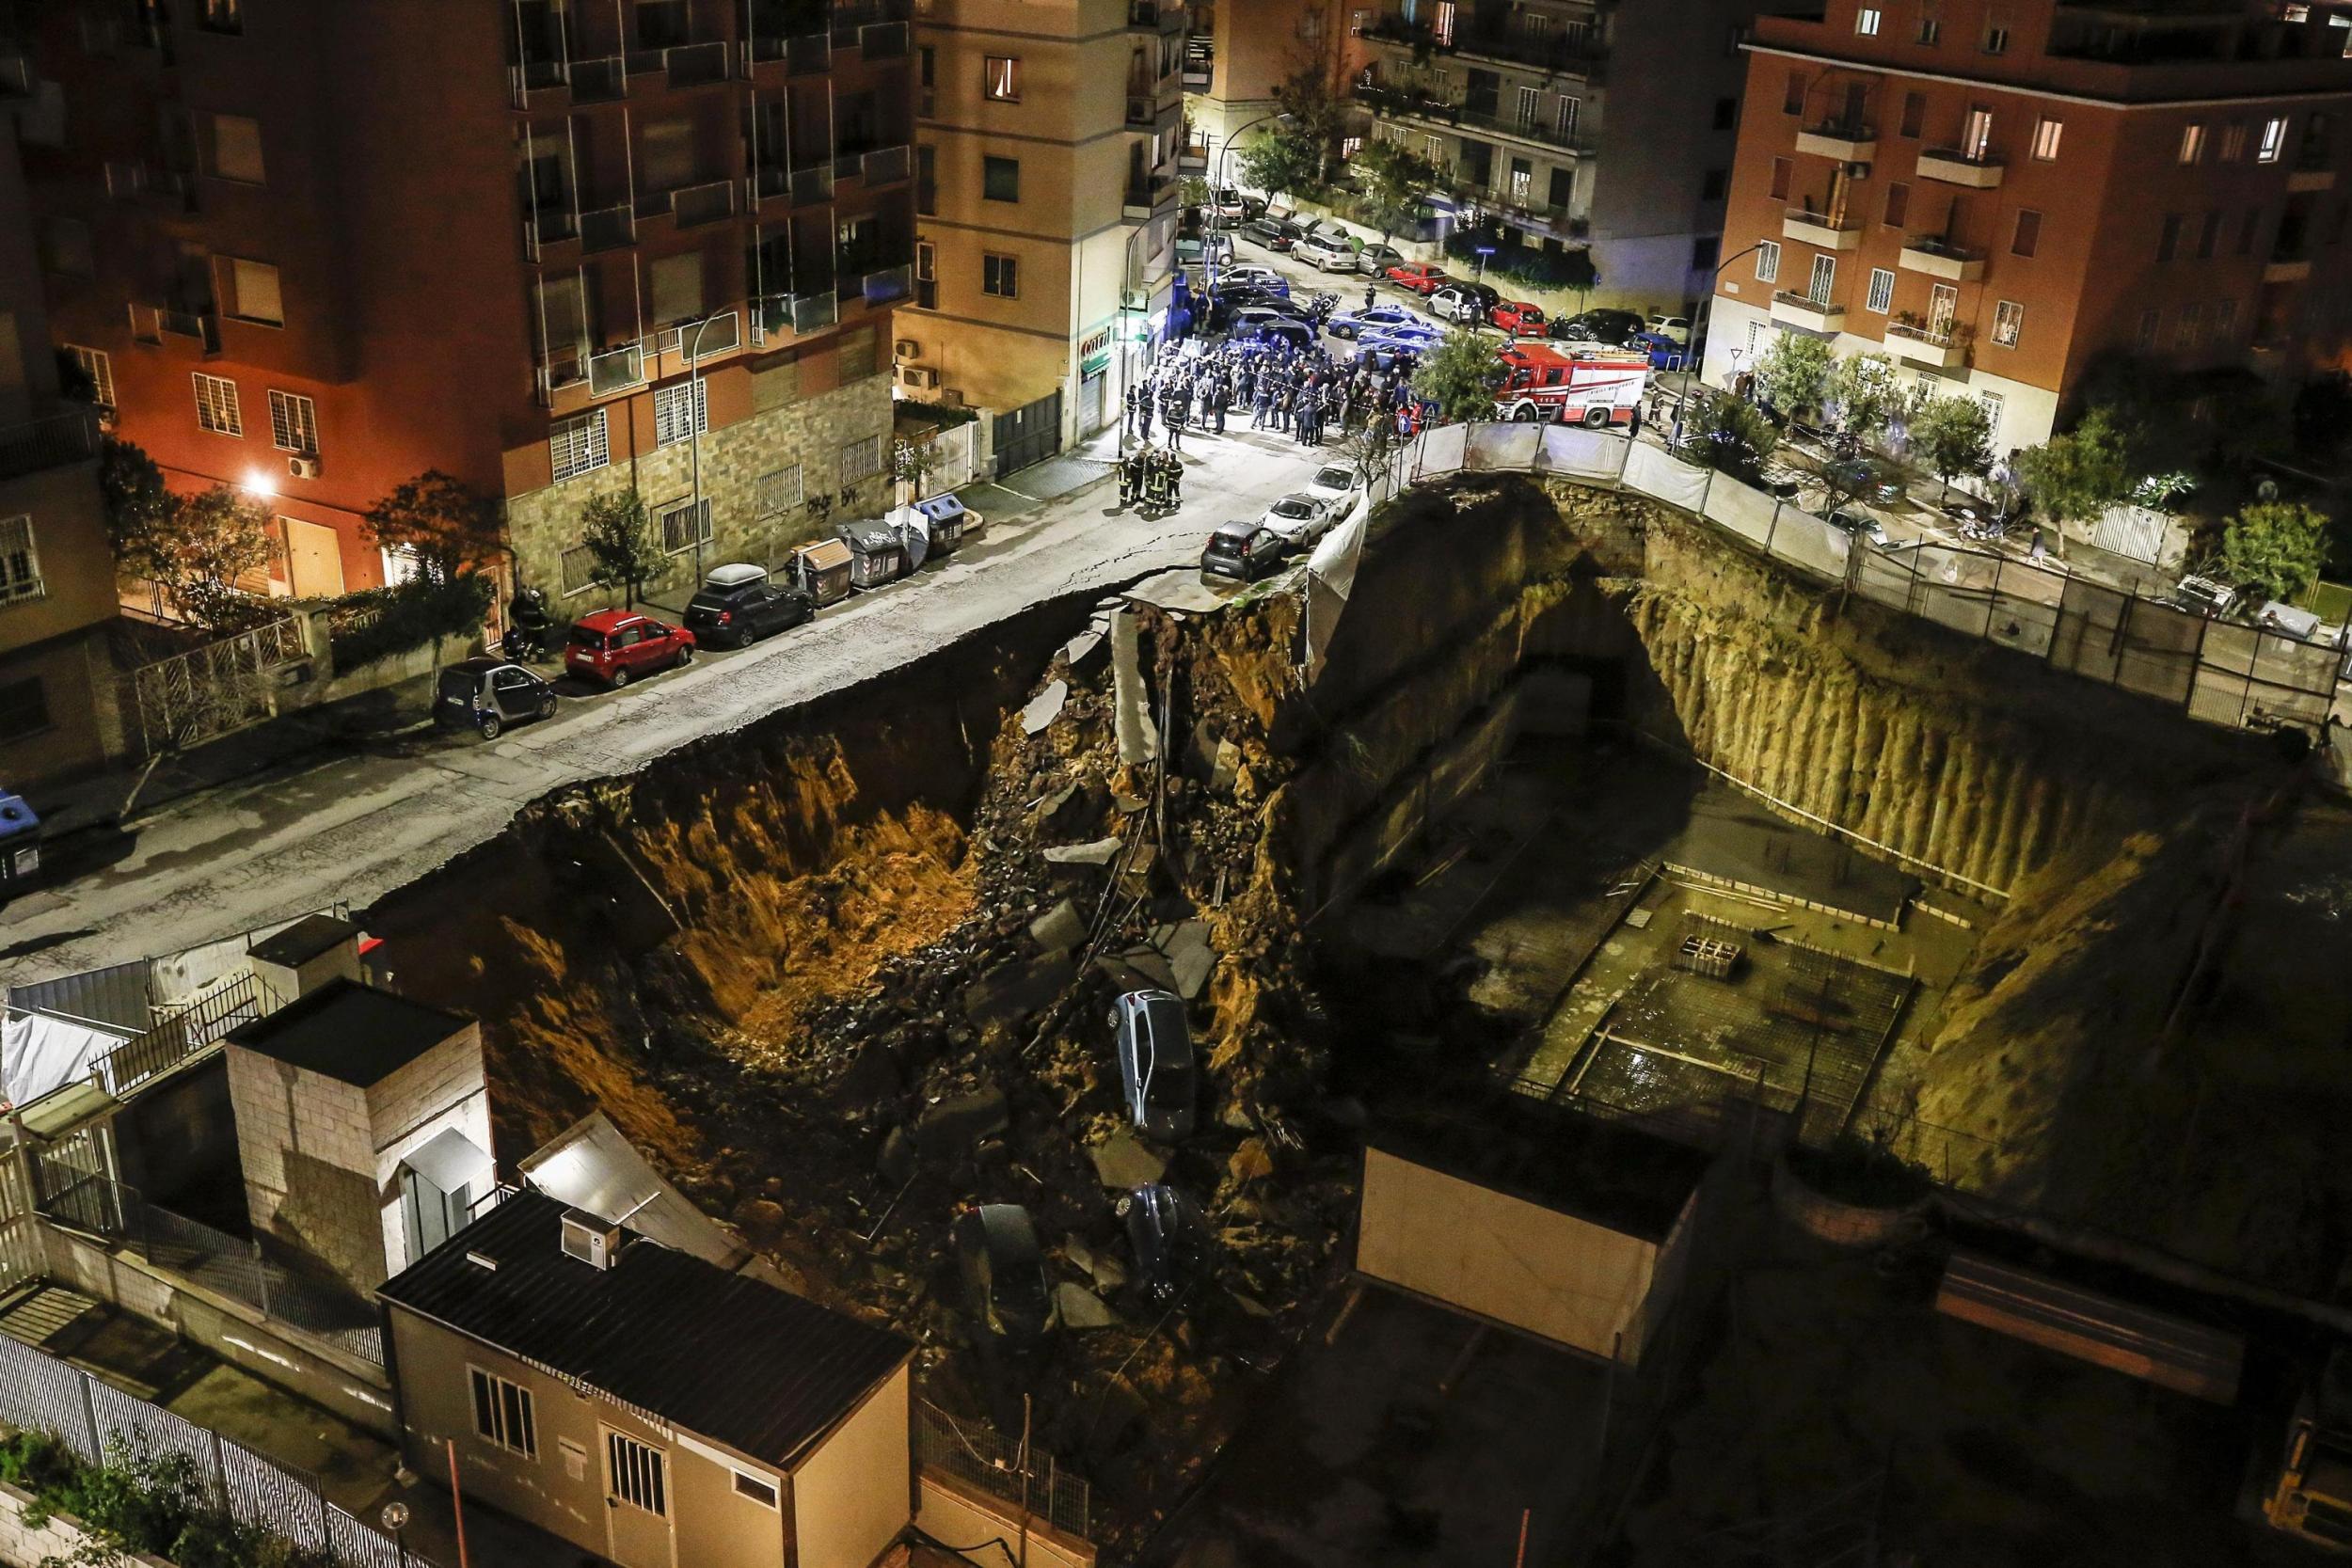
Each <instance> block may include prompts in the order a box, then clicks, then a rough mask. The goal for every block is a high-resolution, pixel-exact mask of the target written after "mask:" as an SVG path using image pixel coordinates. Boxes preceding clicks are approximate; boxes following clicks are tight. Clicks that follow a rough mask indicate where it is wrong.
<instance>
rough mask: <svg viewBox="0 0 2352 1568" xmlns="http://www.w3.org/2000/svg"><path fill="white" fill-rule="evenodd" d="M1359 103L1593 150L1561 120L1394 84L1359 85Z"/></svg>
mask: <svg viewBox="0 0 2352 1568" xmlns="http://www.w3.org/2000/svg"><path fill="white" fill-rule="evenodd" d="M1356 99H1357V102H1359V103H1363V104H1365V105H1366V106H1368V107H1370V108H1373V109H1375V110H1377V111H1379V112H1380V113H1383V114H1391V115H1401V116H1404V117H1406V118H1407V119H1422V120H1429V121H1434V122H1436V123H1439V124H1444V125H1452V126H1456V127H1459V128H1461V129H1465V130H1471V131H1481V132H1485V133H1486V134H1488V135H1498V136H1508V137H1513V138H1516V139H1518V140H1519V141H1530V142H1538V143H1541V144H1542V145H1543V146H1545V147H1557V148H1561V149H1563V150H1566V151H1570V152H1579V153H1582V152H1590V151H1591V150H1592V144H1591V143H1590V142H1587V141H1581V140H1579V139H1578V138H1577V135H1576V134H1575V133H1574V132H1573V131H1563V130H1561V129H1560V127H1559V126H1558V124H1557V123H1554V124H1551V125H1545V124H1542V123H1540V122H1537V123H1533V124H1530V123H1526V122H1523V121H1520V120H1517V119H1503V118H1502V116H1500V115H1491V114H1487V113H1485V112H1484V111H1482V110H1477V109H1471V108H1468V107H1465V106H1464V105H1462V104H1460V103H1449V102H1447V101H1446V100H1444V99H1439V98H1425V97H1422V95H1420V94H1418V93H1411V92H1402V91H1399V90H1398V89H1396V88H1394V87H1358V88H1357V89H1356Z"/></svg>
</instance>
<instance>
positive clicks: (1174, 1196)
mask: <svg viewBox="0 0 2352 1568" xmlns="http://www.w3.org/2000/svg"><path fill="white" fill-rule="evenodd" d="M1114 1212H1116V1213H1117V1214H1118V1215H1119V1217H1120V1219H1122V1220H1124V1221H1125V1222H1126V1224H1127V1245H1128V1246H1129V1248H1130V1249H1132V1250H1133V1251H1134V1253H1135V1255H1136V1287H1137V1288H1138V1289H1139V1290H1141V1291H1143V1294H1144V1296H1145V1298H1146V1299H1147V1300H1149V1301H1150V1302H1152V1305H1153V1306H1156V1307H1166V1306H1168V1304H1169V1303H1170V1302H1173V1301H1175V1300H1177V1299H1178V1298H1180V1297H1182V1296H1183V1295H1184V1293H1185V1291H1187V1290H1188V1289H1190V1287H1191V1286H1192V1285H1193V1284H1194V1283H1195V1282H1197V1281H1199V1280H1201V1279H1204V1278H1206V1277H1207V1276H1208V1273H1209V1265H1210V1263H1211V1261H1212V1260H1213V1259H1214V1257H1215V1251H1214V1245H1213V1243H1211V1241H1210V1239H1209V1222H1208V1219H1207V1216H1205V1215H1204V1214H1202V1213H1201V1212H1200V1205H1199V1204H1198V1203H1195V1202H1194V1201H1193V1200H1192V1199H1191V1198H1190V1197H1188V1196H1185V1195H1184V1193H1181V1192H1179V1191H1177V1190H1176V1188H1175V1187H1173V1186H1172V1185H1170V1184H1169V1183H1168V1182H1166V1181H1154V1182H1152V1184H1151V1185H1150V1186H1148V1187H1137V1188H1136V1190H1135V1191H1133V1192H1131V1193H1129V1194H1127V1196H1124V1197H1122V1198H1120V1200H1119V1205H1118V1208H1117V1209H1116V1210H1115V1211H1114Z"/></svg>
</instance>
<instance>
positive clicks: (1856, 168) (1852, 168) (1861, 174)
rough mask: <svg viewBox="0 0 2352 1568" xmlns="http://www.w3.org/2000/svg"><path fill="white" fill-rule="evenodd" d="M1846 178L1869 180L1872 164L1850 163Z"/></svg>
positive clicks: (1847, 167)
mask: <svg viewBox="0 0 2352 1568" xmlns="http://www.w3.org/2000/svg"><path fill="white" fill-rule="evenodd" d="M1846 178H1847V179H1849V180H1867V179H1868V178H1870V166H1869V165H1867V164H1848V165H1847V166H1846Z"/></svg>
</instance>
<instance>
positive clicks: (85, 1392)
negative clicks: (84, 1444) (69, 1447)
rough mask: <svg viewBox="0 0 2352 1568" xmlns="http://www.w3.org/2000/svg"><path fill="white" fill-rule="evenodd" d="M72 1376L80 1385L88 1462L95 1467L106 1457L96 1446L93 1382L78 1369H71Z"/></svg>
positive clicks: (95, 1412)
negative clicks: (86, 1434)
mask: <svg viewBox="0 0 2352 1568" xmlns="http://www.w3.org/2000/svg"><path fill="white" fill-rule="evenodd" d="M73 1375H74V1376H75V1377H77V1378H79V1379H81V1383H82V1419H83V1421H84V1422H85V1423H86V1424H87V1426H88V1428H89V1449H88V1453H89V1462H90V1463H91V1464H92V1465H97V1464H100V1463H102V1462H103V1460H104V1459H105V1457H106V1455H105V1450H103V1449H101V1448H100V1447H99V1446H98V1401H97V1399H96V1398H95V1397H94V1396H93V1395H92V1394H91V1393H90V1384H91V1383H92V1382H93V1381H95V1380H94V1379H92V1378H91V1376H90V1374H89V1373H87V1372H86V1371H84V1370H81V1369H80V1368H79V1367H76V1368H74V1369H73Z"/></svg>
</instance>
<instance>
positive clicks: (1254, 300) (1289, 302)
mask: <svg viewBox="0 0 2352 1568" xmlns="http://www.w3.org/2000/svg"><path fill="white" fill-rule="evenodd" d="M1216 303H1217V304H1219V305H1222V306H1224V307H1225V308H1226V309H1228V311H1232V310H1240V309H1248V308H1250V307H1253V306H1254V307H1255V308H1257V309H1261V310H1271V311H1273V312H1274V313H1275V314H1276V315H1278V316H1290V317H1292V318H1294V319H1295V320H1298V321H1312V320H1313V319H1314V314H1315V313H1314V310H1313V309H1312V308H1311V307H1310V306H1306V305H1302V304H1300V303H1299V302H1298V301H1297V300H1295V299H1294V298H1292V297H1291V296H1290V295H1288V294H1278V293H1274V292H1273V291H1272V290H1269V289H1261V288H1259V287H1258V286H1257V285H1256V284H1254V283H1242V284H1236V285H1234V286H1233V287H1232V288H1230V289H1226V288H1220V289H1219V290H1217V292H1216Z"/></svg>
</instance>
